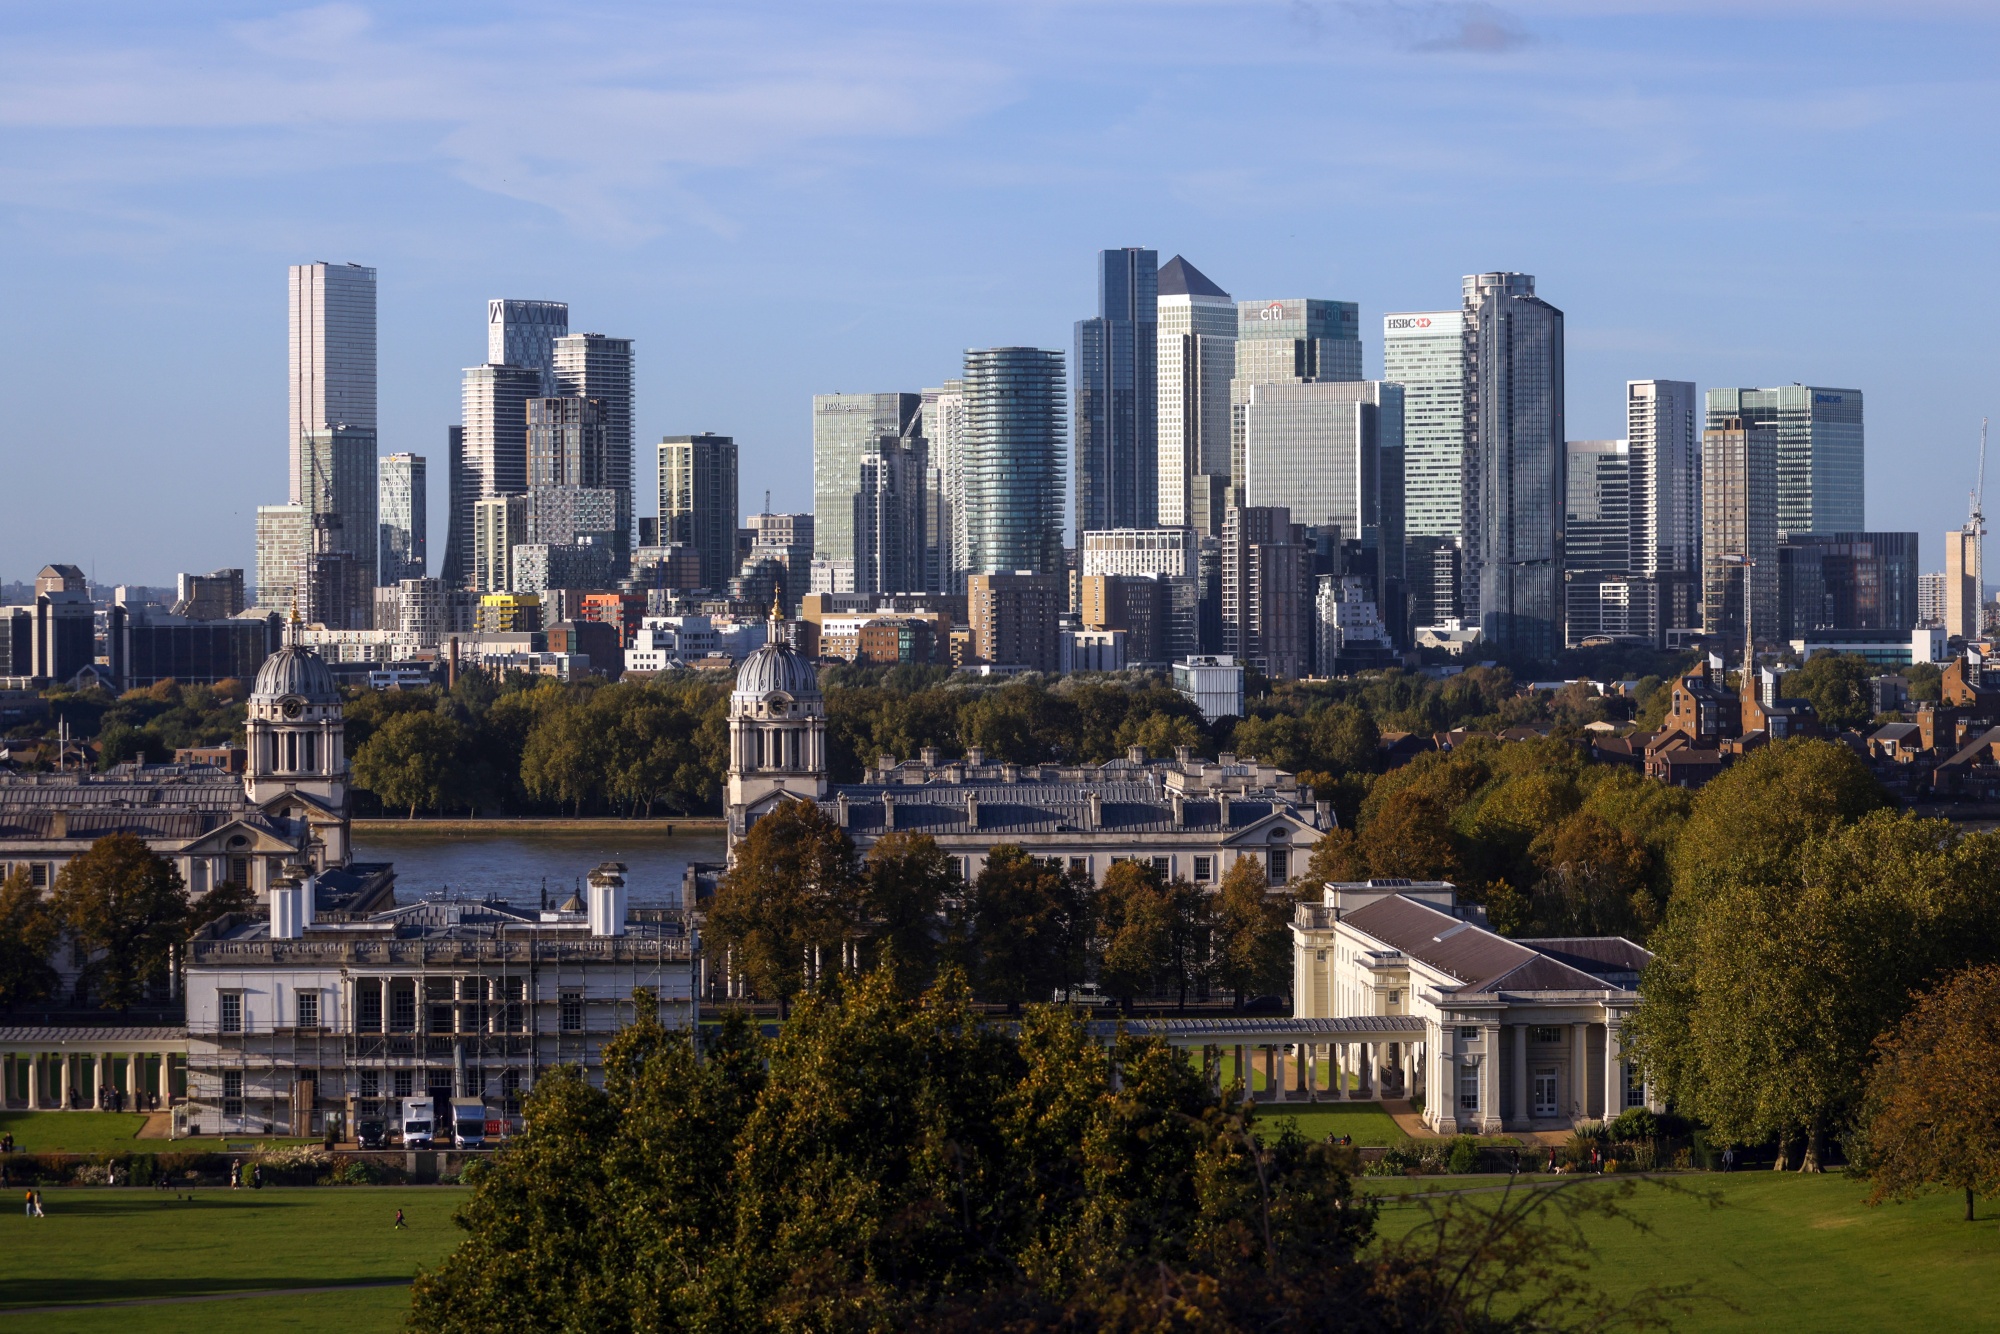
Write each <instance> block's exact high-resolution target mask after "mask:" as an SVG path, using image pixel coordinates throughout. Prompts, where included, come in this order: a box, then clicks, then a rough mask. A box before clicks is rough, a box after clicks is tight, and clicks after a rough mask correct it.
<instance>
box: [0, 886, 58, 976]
mask: <svg viewBox="0 0 2000 1334" xmlns="http://www.w3.org/2000/svg"><path fill="white" fill-rule="evenodd" d="M61 931H62V922H61V920H60V919H59V918H58V917H57V915H56V913H55V912H54V911H53V908H52V905H51V904H50V903H49V901H48V900H47V899H46V898H45V897H44V896H43V894H42V891H41V890H39V889H37V888H35V882H34V878H33V877H32V876H30V875H29V874H28V868H27V867H25V866H17V867H15V868H14V870H13V872H12V874H10V875H8V876H7V878H6V879H4V880H0V1009H6V1010H12V1009H13V1008H15V1007H16V1006H19V1005H26V1004H29V1003H30V1002H33V1001H38V1000H46V999H47V998H48V997H50V996H52V995H54V994H55V991H56V986H57V984H58V982H59V981H60V979H59V978H58V977H57V975H56V970H55V968H54V967H52V966H51V965H50V963H49V951H51V950H53V949H54V948H55V945H56V937H57V936H58V935H60V934H61Z"/></svg>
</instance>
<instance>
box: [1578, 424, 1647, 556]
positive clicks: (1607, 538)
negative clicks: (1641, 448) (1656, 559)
mask: <svg viewBox="0 0 2000 1334" xmlns="http://www.w3.org/2000/svg"><path fill="white" fill-rule="evenodd" d="M1567 486H1568V493H1567V494H1568V503H1567V505H1566V507H1565V508H1566V515H1567V517H1566V524H1567V528H1568V534H1567V538H1566V543H1567V546H1566V558H1565V561H1564V564H1565V565H1566V567H1567V568H1568V569H1571V570H1580V571H1589V572H1592V573H1604V574H1624V573H1626V572H1627V571H1628V570H1629V569H1630V568H1631V560H1632V519H1631V491H1632V469H1631V453H1630V451H1629V448H1628V446H1627V444H1626V442H1625V441H1623V440H1572V441H1570V442H1569V477H1568V481H1567Z"/></svg>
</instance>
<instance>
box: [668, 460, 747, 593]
mask: <svg viewBox="0 0 2000 1334" xmlns="http://www.w3.org/2000/svg"><path fill="white" fill-rule="evenodd" d="M737 513H738V510H737V494H736V441H735V440H733V439H731V438H730V437H729V436H726V435H670V436H667V437H666V438H665V439H663V440H661V441H660V541H661V542H662V543H663V544H664V543H678V544H680V545H681V546H686V547H693V548H694V549H695V551H696V552H697V553H698V554H699V555H700V558H701V583H702V587H704V588H706V589H708V590H710V591H711V592H714V593H716V594H718V595H719V594H720V593H721V592H722V591H723V589H724V588H725V587H726V586H727V584H728V582H729V579H730V577H731V576H732V575H734V574H735V573H736V515H737Z"/></svg>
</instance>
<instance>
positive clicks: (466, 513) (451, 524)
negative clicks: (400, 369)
mask: <svg viewBox="0 0 2000 1334" xmlns="http://www.w3.org/2000/svg"><path fill="white" fill-rule="evenodd" d="M471 481H472V479H471V478H470V477H469V476H468V475H467V473H466V468H465V428H464V427H463V426H447V427H446V428H445V478H444V486H445V519H444V561H443V564H442V565H441V566H440V568H439V570H438V577H439V578H440V579H442V580H444V581H445V583H446V584H448V585H450V586H451V587H453V588H461V589H462V588H465V587H466V586H467V585H468V584H469V583H470V582H471V577H472V501H473V499H475V498H476V497H470V496H468V495H467V488H468V486H469V485H470V484H471Z"/></svg>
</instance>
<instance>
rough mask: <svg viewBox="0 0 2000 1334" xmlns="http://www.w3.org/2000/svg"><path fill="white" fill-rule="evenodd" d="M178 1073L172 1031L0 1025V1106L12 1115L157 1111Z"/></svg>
mask: <svg viewBox="0 0 2000 1334" xmlns="http://www.w3.org/2000/svg"><path fill="white" fill-rule="evenodd" d="M186 1072H187V1030H186V1029H184V1028H182V1027H180V1026H179V1025H127V1026H112V1025H106V1026H103V1027H94V1026H84V1025H64V1026H60V1027H56V1026H49V1027H37V1026H32V1025H24V1026H19V1027H0V1105H4V1106H6V1107H7V1108H8V1109H9V1110H13V1111H56V1110H76V1109H86V1110H87V1109H91V1108H98V1107H108V1106H112V1105H114V1104H116V1105H122V1106H123V1107H124V1108H125V1110H127V1111H147V1110H151V1109H153V1108H156V1107H157V1108H165V1107H166V1106H168V1105H169V1103H170V1101H171V1099H172V1097H173V1095H174V1093H175V1091H176V1089H177V1088H179V1087H180V1086H181V1085H182V1084H183V1083H184V1082H185V1080H186ZM107 1094H111V1095H114V1096H112V1097H107V1096H106V1095H107Z"/></svg>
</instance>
